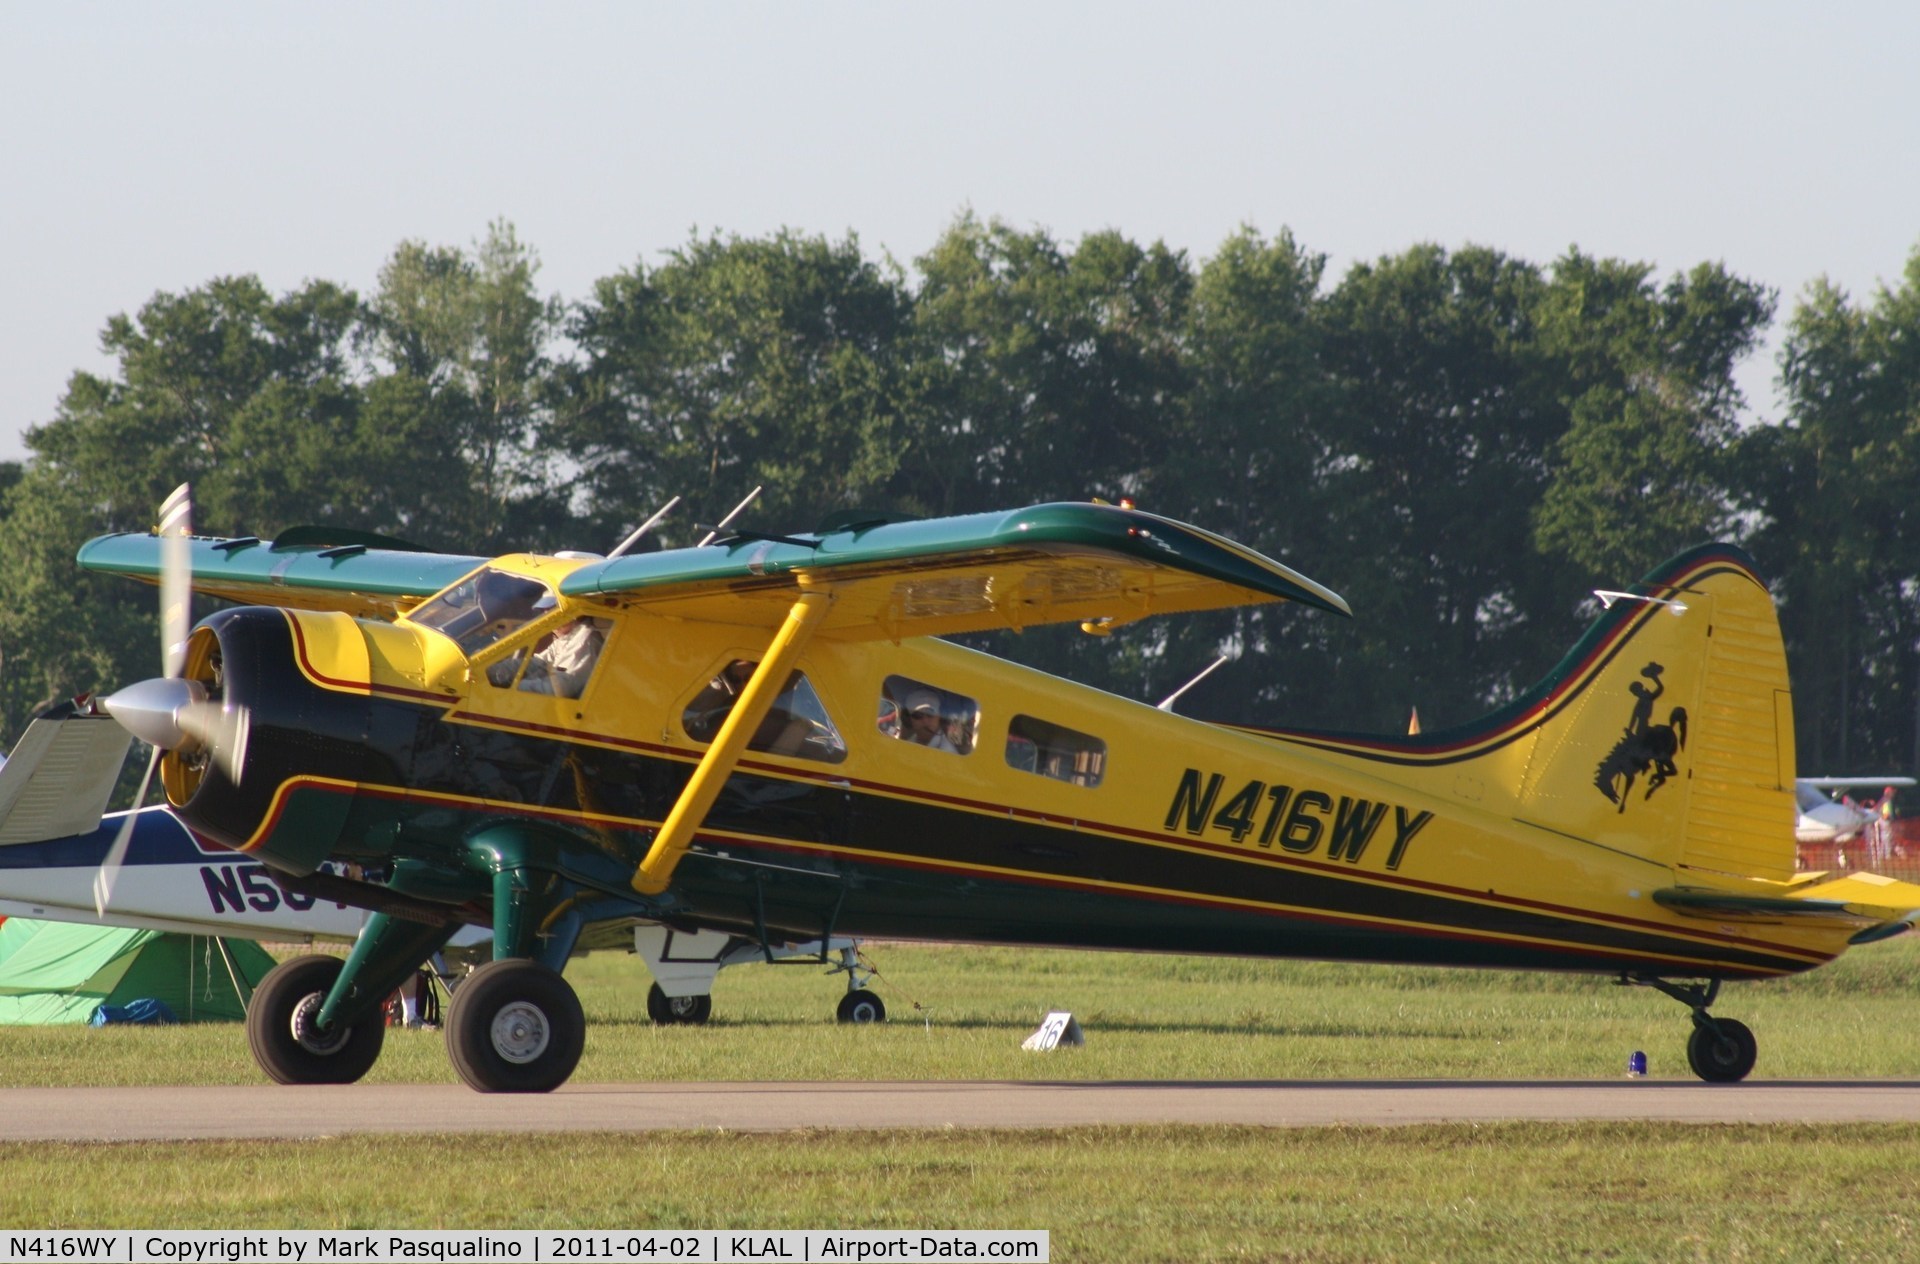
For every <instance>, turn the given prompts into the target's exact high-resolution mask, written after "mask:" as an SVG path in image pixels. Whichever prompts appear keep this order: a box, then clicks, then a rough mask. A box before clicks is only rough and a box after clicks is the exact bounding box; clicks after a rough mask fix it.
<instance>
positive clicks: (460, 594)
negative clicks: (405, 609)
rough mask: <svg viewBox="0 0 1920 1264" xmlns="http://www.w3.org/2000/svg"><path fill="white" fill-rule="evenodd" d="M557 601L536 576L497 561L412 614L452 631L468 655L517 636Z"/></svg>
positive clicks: (422, 623) (425, 625)
mask: <svg viewBox="0 0 1920 1264" xmlns="http://www.w3.org/2000/svg"><path fill="white" fill-rule="evenodd" d="M553 607H554V596H553V593H552V591H551V590H550V589H548V587H547V586H546V585H545V584H543V583H541V582H540V581H539V580H537V579H528V578H526V577H525V576H523V575H511V574H508V573H507V572H506V571H497V570H494V569H493V568H492V567H490V566H489V567H487V568H486V569H485V570H483V571H480V572H478V573H476V574H473V575H470V576H468V577H467V578H466V579H463V580H461V581H460V582H459V583H457V584H455V585H454V586H453V587H451V588H449V589H447V590H446V591H445V592H443V593H440V594H439V595H438V596H434V597H429V598H427V600H425V601H423V602H421V603H420V605H418V606H416V607H415V608H414V610H413V613H412V614H410V615H408V616H407V618H409V619H410V620H412V621H413V622H414V623H417V624H419V625H420V626H421V627H423V628H432V629H433V630H434V631H435V632H438V633H440V634H441V635H442V636H448V637H452V638H453V640H454V641H455V643H457V644H458V645H459V646H460V648H461V650H463V651H464V652H465V653H466V654H467V655H468V656H469V657H471V656H473V655H475V654H478V653H479V652H480V651H481V650H484V649H486V648H487V646H489V645H492V644H493V643H494V642H495V641H498V640H501V639H503V638H505V637H508V636H512V635H513V634H514V633H515V632H517V631H519V630H520V629H521V628H522V627H525V626H526V625H527V624H529V623H531V622H533V620H535V619H537V618H539V617H540V616H541V615H543V614H545V613H546V612H547V611H549V610H551V609H553Z"/></svg>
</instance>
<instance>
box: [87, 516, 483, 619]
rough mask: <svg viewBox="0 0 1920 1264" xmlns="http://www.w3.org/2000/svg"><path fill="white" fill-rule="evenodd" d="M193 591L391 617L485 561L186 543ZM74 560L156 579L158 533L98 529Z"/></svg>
mask: <svg viewBox="0 0 1920 1264" xmlns="http://www.w3.org/2000/svg"><path fill="white" fill-rule="evenodd" d="M190 545H191V549H190V554H189V556H190V558H191V561H192V566H193V586H194V590H195V591H197V592H201V593H206V594H208V595H210V596H215V597H224V598H226V599H228V600H230V601H239V602H245V603H248V604H251V605H263V606H287V607H291V608H293V609H297V610H344V611H346V612H348V613H349V614H354V615H358V616H362V617H368V618H383V619H386V618H392V617H393V616H394V615H395V614H396V613H398V612H400V611H403V610H406V609H407V608H408V607H410V606H412V605H414V604H416V603H417V602H419V601H420V600H421V599H423V598H425V597H429V596H432V595H433V594H434V593H437V592H439V591H440V590H441V589H442V588H445V587H446V586H447V585H448V584H451V583H452V582H453V581H455V580H457V579H459V578H460V577H461V576H462V575H465V574H466V573H467V572H469V571H471V570H473V569H474V568H475V567H476V566H479V565H480V564H481V563H482V562H485V561H486V560H487V559H486V558H483V557H465V556H461V555H458V554H449V553H416V552H401V551H398V550H392V549H371V548H365V547H362V546H359V545H345V546H339V547H333V548H321V547H317V546H312V545H297V546H292V547H288V546H282V547H278V548H276V547H274V546H273V545H271V544H269V543H268V542H266V541H264V540H249V539H238V540H217V539H208V538H205V537H198V536H196V537H194V538H193V539H192V540H191V541H190ZM79 561H80V566H81V568H82V569H83V570H88V571H94V572H97V573H100V574H108V575H124V576H127V577H128V578H130V579H139V580H145V581H147V582H148V583H155V584H157V583H159V582H160V539H159V537H158V536H154V535H147V534H144V533H131V532H130V533H125V534H120V535H103V536H100V537H98V538H96V539H92V540H89V541H87V542H86V543H85V544H83V545H81V546H80V554H79Z"/></svg>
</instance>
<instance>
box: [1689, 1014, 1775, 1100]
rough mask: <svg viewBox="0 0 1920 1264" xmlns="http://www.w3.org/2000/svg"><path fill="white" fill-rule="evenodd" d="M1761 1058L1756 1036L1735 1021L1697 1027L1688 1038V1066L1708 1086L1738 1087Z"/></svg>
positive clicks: (1724, 1019) (1719, 1019) (1744, 1025)
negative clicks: (1730, 1085)
mask: <svg viewBox="0 0 1920 1264" xmlns="http://www.w3.org/2000/svg"><path fill="white" fill-rule="evenodd" d="M1716 1029H1717V1030H1716ZM1759 1055H1760V1044H1759V1042H1758V1041H1756V1040H1755V1039H1754V1038H1753V1032H1751V1031H1750V1030H1748V1028H1747V1025H1746V1024H1745V1023H1743V1022H1740V1021H1738V1020H1736V1019H1732V1018H1715V1019H1712V1020H1710V1022H1703V1023H1699V1024H1696V1025H1695V1027H1694V1029H1693V1035H1691V1036H1690V1037H1688V1038H1687V1065H1688V1066H1690V1067H1692V1068H1693V1073H1694V1074H1695V1075H1697V1076H1699V1077H1700V1078H1701V1079H1703V1080H1705V1081H1707V1082H1708V1083H1709V1084H1735V1083H1738V1082H1739V1081H1741V1080H1744V1079H1746V1078H1747V1075H1748V1073H1749V1072H1751V1071H1752V1070H1753V1064H1754V1061H1755V1059H1757V1058H1758V1057H1759Z"/></svg>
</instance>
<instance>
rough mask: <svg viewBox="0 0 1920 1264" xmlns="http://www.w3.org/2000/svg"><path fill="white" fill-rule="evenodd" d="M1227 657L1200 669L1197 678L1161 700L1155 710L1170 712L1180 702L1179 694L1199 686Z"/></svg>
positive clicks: (1222, 656) (1221, 657)
mask: <svg viewBox="0 0 1920 1264" xmlns="http://www.w3.org/2000/svg"><path fill="white" fill-rule="evenodd" d="M1229 657H1231V656H1230V655H1227V654H1222V655H1221V656H1220V657H1219V658H1216V659H1214V660H1213V661H1212V662H1211V663H1208V664H1207V665H1206V666H1205V667H1202V668H1201V669H1200V674H1199V675H1198V676H1195V677H1194V678H1193V679H1192V680H1189V681H1188V682H1187V683H1186V684H1184V685H1181V686H1180V687H1179V688H1178V689H1176V690H1174V691H1173V692H1172V693H1170V694H1168V695H1167V696H1166V697H1165V698H1163V699H1161V700H1160V705H1159V706H1158V707H1157V708H1155V709H1156V710H1160V711H1172V710H1173V704H1174V703H1176V702H1178V701H1179V700H1180V695H1181V694H1183V693H1185V692H1186V691H1187V690H1189V689H1191V688H1193V687H1194V686H1195V685H1197V684H1199V683H1200V682H1201V681H1203V680H1205V679H1206V678H1207V677H1209V676H1211V675H1213V673H1214V672H1215V671H1217V670H1219V667H1220V664H1222V663H1224V662H1226V661H1227V659H1228V658H1229Z"/></svg>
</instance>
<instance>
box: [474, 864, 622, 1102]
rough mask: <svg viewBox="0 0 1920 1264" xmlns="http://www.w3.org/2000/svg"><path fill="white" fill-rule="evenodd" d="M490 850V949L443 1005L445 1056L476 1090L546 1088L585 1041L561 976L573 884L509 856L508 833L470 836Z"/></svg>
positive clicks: (571, 927)
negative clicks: (492, 864)
mask: <svg viewBox="0 0 1920 1264" xmlns="http://www.w3.org/2000/svg"><path fill="white" fill-rule="evenodd" d="M476 841H477V842H481V843H482V844H483V845H484V846H485V847H486V848H487V854H488V855H490V856H492V857H494V858H495V862H496V867H495V868H494V873H493V955H494V959H493V960H492V961H489V962H488V963H487V964H486V965H483V966H481V967H480V968H479V969H478V970H475V971H474V972H473V973H472V974H470V975H468V976H467V977H466V978H465V979H464V980H462V981H461V984H460V986H459V987H457V988H455V989H454V992H453V1001H452V1003H451V1004H450V1005H449V1006H448V1007H447V1021H446V1033H447V1056H448V1057H449V1058H451V1059H452V1061H453V1069H454V1070H456V1071H458V1072H459V1073H460V1078H461V1079H463V1080H465V1081H466V1082H467V1084H468V1086H469V1087H471V1088H474V1089H477V1090H479V1091H480V1092H482V1093H546V1092H551V1091H552V1090H554V1089H556V1088H558V1087H560V1086H561V1085H562V1084H564V1083H566V1082H567V1077H569V1076H571V1075H572V1074H573V1069H574V1067H576V1066H578V1065H579V1063H580V1054H581V1052H582V1051H583V1050H584V1049H585V1048H586V1034H587V1021H586V1016H585V1015H584V1014H582V1013H581V1010H580V998H579V997H578V996H576V995H575V994H574V991H573V987H572V985H570V984H569V983H568V982H567V981H566V980H565V979H563V978H561V977H560V968H561V967H562V966H563V965H564V964H565V963H566V960H567V956H568V954H570V953H571V952H572V951H573V945H574V942H575V941H576V940H577V939H578V938H579V935H580V926H581V915H580V911H579V907H578V902H577V897H578V892H577V890H575V888H574V886H573V884H572V883H570V882H568V881H566V880H565V879H563V878H561V877H560V875H558V874H556V873H552V872H550V871H544V870H541V869H539V868H537V867H534V866H532V865H527V864H522V863H514V861H515V860H516V859H517V857H518V856H519V855H524V854H525V853H526V850H528V849H526V848H524V847H518V846H513V845H512V844H514V843H515V841H516V840H515V839H513V838H512V837H511V836H509V835H500V836H495V837H492V838H483V840H476Z"/></svg>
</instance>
